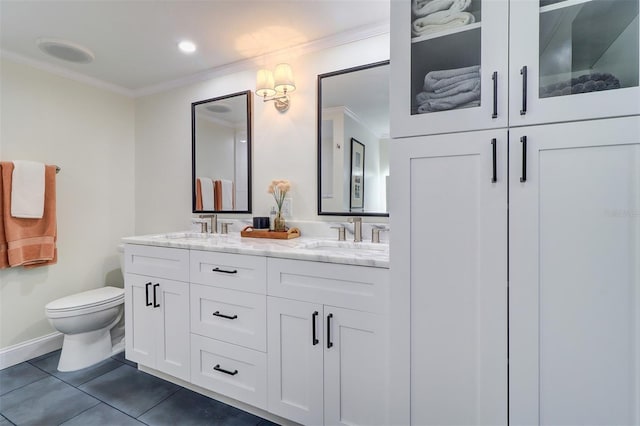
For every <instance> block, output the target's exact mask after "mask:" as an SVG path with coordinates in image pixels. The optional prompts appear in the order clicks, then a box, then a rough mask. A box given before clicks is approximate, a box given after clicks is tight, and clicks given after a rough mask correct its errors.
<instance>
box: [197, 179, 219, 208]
mask: <svg viewBox="0 0 640 426" xmlns="http://www.w3.org/2000/svg"><path fill="white" fill-rule="evenodd" d="M198 179H200V188H201V189H202V210H215V208H214V204H213V180H211V178H208V177H199V178H198Z"/></svg>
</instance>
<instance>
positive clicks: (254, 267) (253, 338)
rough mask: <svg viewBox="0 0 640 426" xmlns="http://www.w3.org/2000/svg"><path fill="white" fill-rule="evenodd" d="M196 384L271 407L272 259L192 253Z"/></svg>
mask: <svg viewBox="0 0 640 426" xmlns="http://www.w3.org/2000/svg"><path fill="white" fill-rule="evenodd" d="M190 259H191V261H190V270H191V306H190V310H191V312H190V315H191V320H190V321H191V382H192V383H194V384H196V385H198V386H202V387H203V388H205V389H209V390H212V391H214V392H217V393H220V394H222V395H226V396H229V397H231V398H234V399H237V400H239V401H242V402H245V403H248V404H251V405H253V406H256V407H258V408H262V409H266V408H267V365H266V364H267V354H266V350H267V342H266V340H267V326H266V321H267V312H266V311H267V302H266V294H265V293H266V275H267V268H266V265H267V259H266V258H265V257H262V256H246V255H241V254H229V253H220V252H212V251H198V250H191V257H190Z"/></svg>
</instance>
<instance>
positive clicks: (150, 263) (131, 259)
mask: <svg viewBox="0 0 640 426" xmlns="http://www.w3.org/2000/svg"><path fill="white" fill-rule="evenodd" d="M124 269H125V272H126V273H128V274H138V275H147V276H150V277H158V278H168V279H170V280H176V281H189V250H184V249H177V248H169V247H154V246H142V245H137V244H126V245H125V246H124Z"/></svg>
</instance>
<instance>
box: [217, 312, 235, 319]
mask: <svg viewBox="0 0 640 426" xmlns="http://www.w3.org/2000/svg"><path fill="white" fill-rule="evenodd" d="M212 315H214V316H216V317H221V318H226V319H230V320H234V319H236V318H238V316H237V315H234V316H232V317H230V316H229V315H225V314H221V313H220V311H215V312H214V313H213V314H212Z"/></svg>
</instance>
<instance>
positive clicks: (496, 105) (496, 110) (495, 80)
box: [491, 71, 498, 118]
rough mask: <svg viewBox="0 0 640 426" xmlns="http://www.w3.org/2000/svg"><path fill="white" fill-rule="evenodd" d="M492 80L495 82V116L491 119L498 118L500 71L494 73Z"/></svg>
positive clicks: (492, 115)
mask: <svg viewBox="0 0 640 426" xmlns="http://www.w3.org/2000/svg"><path fill="white" fill-rule="evenodd" d="M491 80H493V114H491V118H498V71H494V72H493V75H492V76H491Z"/></svg>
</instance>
